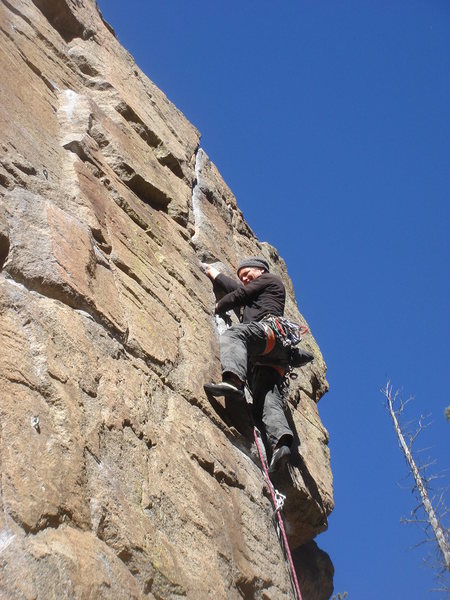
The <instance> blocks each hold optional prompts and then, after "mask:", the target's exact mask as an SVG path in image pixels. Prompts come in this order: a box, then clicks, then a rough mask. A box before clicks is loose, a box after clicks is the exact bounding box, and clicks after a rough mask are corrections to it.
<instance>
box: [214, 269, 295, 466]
mask: <svg viewBox="0 0 450 600" xmlns="http://www.w3.org/2000/svg"><path fill="white" fill-rule="evenodd" d="M204 270H205V273H206V274H207V276H208V277H209V278H210V279H211V280H212V282H213V285H214V288H215V290H220V291H222V293H223V292H224V293H225V295H224V296H223V297H222V298H221V299H220V300H218V302H217V303H216V306H215V312H216V313H217V314H223V313H225V312H226V311H228V310H230V309H236V308H240V307H243V312H242V317H241V323H240V324H238V325H233V326H232V327H230V328H229V329H227V330H226V331H225V332H224V333H223V334H222V335H221V336H220V360H221V364H222V381H221V382H220V383H216V384H215V383H207V384H205V386H204V389H205V391H206V393H207V394H211V395H212V396H226V397H229V398H231V399H233V398H234V399H239V398H244V385H245V383H246V382H247V384H248V387H249V389H250V391H251V393H252V396H253V412H254V416H255V418H256V419H257V421H258V422H262V424H263V426H264V430H265V435H266V438H267V441H268V443H269V445H270V448H269V452H270V453H271V455H272V457H271V461H270V465H269V472H270V473H274V472H276V471H278V470H280V469H282V468H283V467H284V465H285V464H286V462H287V461H288V460H289V456H290V454H291V450H290V447H291V444H292V440H293V434H292V431H291V428H290V427H289V425H288V422H287V419H286V415H285V413H284V400H283V394H282V389H281V388H282V383H283V377H284V373H285V370H286V369H287V367H288V364H289V350H288V349H287V348H286V347H285V346H283V344H281V342H280V341H279V339H275V336H273V334H272V335H271V334H270V330H269V328H268V327H267V324H266V323H265V321H264V319H265V318H267V317H269V316H271V315H272V316H275V317H282V316H283V313H284V304H285V297H286V291H285V287H284V285H283V282H282V281H281V279H280V278H279V277H278V276H277V275H273V274H272V273H270V272H269V265H268V263H267V261H266V260H265V259H264V258H260V257H251V258H248V259H247V260H244V261H242V262H241V263H240V265H239V267H238V270H237V275H238V278H239V279H240V282H241V283H238V282H236V281H235V280H234V279H231V278H230V277H227V276H226V275H224V274H223V273H221V272H220V271H219V270H218V269H216V268H215V267H212V266H211V265H204Z"/></svg>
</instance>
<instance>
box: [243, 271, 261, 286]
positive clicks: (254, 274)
mask: <svg viewBox="0 0 450 600" xmlns="http://www.w3.org/2000/svg"><path fill="white" fill-rule="evenodd" d="M264 272H265V271H264V269H258V268H257V267H244V268H243V269H241V270H240V271H239V273H238V277H239V279H240V280H241V281H242V283H243V284H244V285H247V283H250V281H253V280H254V279H258V277H259V276H260V275H262V274H263V273H264Z"/></svg>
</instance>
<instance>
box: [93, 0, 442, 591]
mask: <svg viewBox="0 0 450 600" xmlns="http://www.w3.org/2000/svg"><path fill="white" fill-rule="evenodd" d="M99 6H100V8H101V10H102V12H103V14H104V16H105V18H106V19H107V20H108V21H109V22H110V23H111V24H112V25H113V27H114V29H115V31H116V33H117V36H118V38H119V40H120V42H121V43H122V44H123V45H124V46H125V47H126V48H127V49H128V50H129V51H130V52H131V54H132V55H133V56H134V58H135V60H136V62H137V63H138V65H139V66H140V67H141V68H142V69H143V70H144V71H145V73H146V74H147V75H148V76H149V77H150V79H151V80H152V81H154V82H155V83H156V84H157V85H158V86H159V87H160V88H161V89H162V90H163V91H164V92H165V93H166V95H167V96H168V97H169V99H170V100H172V101H173V102H174V103H175V104H176V106H177V107H178V108H179V109H180V110H181V111H182V112H183V113H184V114H185V115H186V116H187V118H188V119H189V120H190V121H191V122H192V123H193V124H194V125H195V126H196V127H197V128H198V129H199V130H200V131H201V133H202V147H203V148H204V150H205V151H206V152H207V154H208V155H209V156H210V158H211V159H212V160H213V162H215V163H216V165H217V167H218V168H219V171H220V172H221V174H222V176H223V177H224V179H225V181H226V182H227V183H228V185H229V186H230V188H231V189H232V191H233V192H234V194H235V195H236V197H237V201H238V204H239V206H240V208H241V209H242V210H243V212H244V216H245V218H246V220H247V221H248V223H249V224H250V226H251V227H252V228H253V230H254V231H255V233H256V234H257V235H258V237H259V238H260V239H261V240H265V241H268V242H270V243H271V244H273V245H274V246H276V247H277V249H278V250H279V252H280V254H281V255H282V256H283V258H284V259H285V260H286V262H287V265H288V269H289V273H290V275H291V277H292V280H293V283H294V286H295V290H296V296H297V301H298V304H299V307H300V310H301V311H302V313H303V314H304V316H305V317H306V319H307V320H308V322H309V324H310V326H311V329H312V332H313V334H314V336H315V337H316V339H317V341H318V343H319V345H320V348H321V350H322V352H323V354H324V357H325V360H326V362H327V364H328V379H329V382H330V386H331V387H330V392H329V393H328V394H327V395H326V396H325V397H324V398H323V399H322V400H321V402H320V404H319V411H320V414H321V417H322V420H323V422H324V424H325V426H326V427H327V429H328V430H329V432H330V448H331V457H332V468H333V473H334V478H335V501H336V508H335V511H334V512H333V514H332V515H331V517H330V521H329V531H328V532H327V533H326V534H323V535H321V536H319V538H317V542H318V544H319V546H320V547H322V548H323V549H324V550H326V551H327V552H328V553H329V555H330V557H331V559H332V561H333V563H334V565H335V569H336V573H335V579H334V581H335V592H343V591H347V592H348V593H349V596H348V600H380V599H382V600H402V599H408V600H423V599H425V598H430V597H439V596H437V595H436V594H433V593H432V592H431V591H430V590H431V589H432V588H433V586H434V582H433V573H432V571H431V569H430V568H428V567H426V566H423V565H422V563H423V558H424V556H425V555H426V552H427V550H426V548H424V547H420V548H418V549H412V548H411V547H412V546H413V545H414V544H417V543H418V542H420V541H421V540H422V539H423V535H422V533H421V531H420V528H418V527H417V526H413V525H404V524H400V519H401V517H402V516H407V515H408V513H409V511H410V510H411V509H412V508H414V507H415V501H414V498H413V496H412V495H411V493H410V491H409V490H410V481H409V480H407V479H405V477H406V474H407V469H406V466H405V463H404V460H403V457H402V455H401V454H400V451H399V449H398V446H397V442H396V439H395V436H394V431H393V429H392V426H391V423H390V420H389V417H388V414H387V412H386V410H385V408H384V405H383V397H382V395H381V394H380V392H379V389H380V388H381V387H383V386H384V385H385V383H386V379H387V378H388V377H389V378H390V379H391V380H392V383H393V385H394V386H395V387H396V388H401V389H402V390H403V395H404V397H405V398H407V397H409V396H410V395H414V396H415V400H414V402H412V403H411V404H410V410H409V413H408V416H410V417H411V418H414V417H418V416H419V415H420V414H421V413H426V414H428V413H431V420H432V424H431V425H430V427H429V428H428V429H427V430H426V431H425V432H424V434H423V437H422V439H421V441H419V445H418V448H428V450H426V451H425V453H423V454H422V455H421V456H422V458H423V459H426V458H427V457H428V456H431V457H433V458H436V459H437V461H438V462H437V465H436V466H435V467H434V470H435V472H441V471H443V470H444V469H446V468H448V467H449V456H450V422H447V421H446V420H445V417H444V408H445V406H447V405H450V394H449V391H450V385H449V377H448V372H449V368H448V359H449V352H448V351H449V334H450V321H449V314H448V313H449V311H448V309H449V300H450V287H449V265H450V260H449V259H450V250H449V242H448V230H449V221H450V219H449V216H450V214H449V212H450V210H449V192H450V176H449V165H450V108H449V107H450V76H449V74H450V3H449V2H448V0H421V1H419V0H390V1H387V0H371V1H369V0H345V1H342V2H338V1H336V0H317V1H313V0H308V1H306V0H297V1H295V0H283V1H281V2H273V0H271V1H269V0H258V1H256V0H245V1H244V2H237V1H236V0H228V1H227V2H225V1H223V2H219V1H218V0H190V1H189V2H188V1H187V0H166V1H160V2H155V1H154V2H145V1H143V0H142V1H138V0H127V2H123V0H100V1H99ZM440 483H441V485H446V484H447V485H448V483H449V475H448V473H447V475H446V477H445V478H444V479H443V480H441V482H440ZM447 504H450V501H449V499H448V497H447Z"/></svg>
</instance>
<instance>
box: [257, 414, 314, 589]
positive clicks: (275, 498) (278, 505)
mask: <svg viewBox="0 0 450 600" xmlns="http://www.w3.org/2000/svg"><path fill="white" fill-rule="evenodd" d="M249 412H250V411H249ZM250 416H251V421H252V424H253V436H254V438H255V444H256V448H257V450H258V454H259V460H260V461H261V466H262V468H263V473H264V477H265V480H266V483H267V485H268V487H269V491H270V495H271V497H272V504H273V507H274V513H273V516H274V517H276V522H277V521H278V523H276V524H277V533H278V537H281V540H282V547H283V549H284V552H285V555H286V557H287V560H288V562H289V567H290V572H291V580H292V587H293V589H294V593H295V597H296V598H297V600H302V594H301V592H300V586H299V583H298V579H297V573H296V572H295V567H294V561H293V560H292V554H291V549H290V547H289V542H288V539H287V535H286V530H285V528H284V522H283V517H282V515H281V510H282V508H283V505H284V501H285V499H286V496H284V495H283V494H281V493H280V492H279V491H278V490H276V489H275V488H274V487H273V484H272V482H271V480H270V476H269V471H268V469H267V463H266V460H265V458H264V455H263V453H262V450H261V445H260V437H259V435H258V434H259V431H258V428H257V427H256V425H255V423H254V421H253V415H250Z"/></svg>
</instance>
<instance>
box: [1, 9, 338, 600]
mask: <svg viewBox="0 0 450 600" xmlns="http://www.w3.org/2000/svg"><path fill="white" fill-rule="evenodd" d="M0 40H1V43H0V65H1V73H2V77H1V82H0V131H1V136H0V349H1V350H0V382H1V383H0V385H1V388H0V389H1V393H0V418H1V430H0V431H1V438H0V444H1V446H0V461H1V463H0V464H1V512H0V564H1V572H0V596H1V598H4V599H11V600H12V599H14V600H15V599H18V598H24V599H25V598H26V599H31V598H36V599H39V600H40V599H47V598H77V599H85V598H95V599H99V598H115V599H129V598H135V599H142V598H149V599H175V598H184V597H186V598H189V599H200V600H201V599H203V598H223V599H225V598H229V599H235V598H236V599H237V598H255V599H256V598H257V599H266V600H276V599H286V598H291V597H292V588H291V583H290V579H289V572H288V569H287V565H286V562H285V560H284V557H283V553H282V551H281V549H280V545H279V543H278V539H277V537H276V533H275V530H274V526H273V523H272V520H271V514H272V508H271V504H270V500H269V495H268V491H267V486H266V484H265V483H264V479H263V477H262V475H261V470H260V468H259V465H258V461H257V456H256V452H255V448H254V447H253V444H252V436H251V430H250V428H249V425H248V423H247V422H246V420H245V419H244V418H243V417H242V415H236V414H233V410H232V409H231V410H225V407H224V405H221V404H218V405H217V406H215V407H213V406H212V405H211V404H210V402H209V401H208V399H207V398H206V396H205V394H204V392H203V389H202V385H203V383H204V382H205V381H206V380H207V379H209V378H211V377H213V378H214V377H218V376H219V357H218V342H217V330H216V323H215V319H214V315H213V303H214V297H213V294H212V289H211V285H210V283H209V281H208V279H207V277H206V276H205V275H204V273H203V272H202V269H201V265H200V262H201V261H206V262H213V263H219V262H220V263H222V264H223V265H224V266H226V267H227V268H230V269H235V267H236V265H237V263H238V262H239V261H240V259H241V258H243V257H245V256H248V255H252V254H259V255H263V256H264V257H265V258H266V259H267V260H268V261H269V262H270V265H271V270H273V271H274V272H276V273H278V274H279V275H280V276H281V277H282V279H283V281H284V282H285V284H286V286H287V289H288V296H289V298H288V304H287V314H288V316H290V317H292V318H294V319H295V320H297V321H299V322H301V323H305V320H304V318H303V317H302V316H301V315H300V314H299V312H298V309H297V305H296V301H295V297H294V290H293V288H292V284H291V282H290V279H289V276H288V273H287V271H286V266H285V263H284V261H283V260H282V259H281V258H280V256H279V255H278V253H277V251H276V250H275V248H273V247H271V246H270V245H268V244H267V243H261V242H260V241H258V240H257V239H256V237H255V235H254V234H253V232H252V230H251V229H250V227H249V225H248V224H247V223H246V222H245V220H244V218H243V215H242V213H241V211H240V210H239V208H238V206H237V203H236V199H235V197H234V196H233V193H232V192H231V191H230V189H229V188H228V187H227V185H226V183H225V182H224V181H223V179H222V177H221V176H220V173H219V172H218V170H217V168H216V166H215V165H214V164H213V163H212V162H211V161H210V160H209V158H208V156H207V155H206V153H205V152H204V151H203V150H202V148H201V147H200V134H199V132H198V131H197V130H196V128H195V127H194V126H193V125H191V124H190V123H189V122H188V121H187V120H186V118H185V117H184V116H183V114H181V112H180V111H179V110H178V109H177V108H176V107H175V106H174V105H173V104H172V103H171V102H170V101H169V100H168V99H167V98H166V96H165V95H164V94H163V93H162V92H161V91H160V90H159V89H158V88H157V87H156V86H155V85H154V84H153V83H152V82H151V81H150V80H149V79H148V78H147V77H146V76H145V75H144V73H142V71H141V70H140V69H139V68H138V67H137V65H136V64H135V62H134V61H133V59H132V57H131V56H130V55H129V53H128V52H127V51H126V50H124V48H122V47H121V46H120V44H119V43H118V41H117V39H116V38H115V35H114V31H113V30H112V28H111V27H110V26H109V25H108V24H107V23H105V22H104V20H103V19H102V17H101V15H100V13H99V11H98V9H97V7H96V4H95V0H21V1H17V0H0ZM304 345H305V347H306V348H307V349H310V350H311V351H312V352H313V353H314V354H315V357H316V358H315V360H314V362H313V363H312V364H311V365H308V366H307V367H305V368H303V369H302V370H301V372H300V375H299V378H298V379H297V380H296V381H295V384H292V385H291V388H290V394H289V414H290V419H291V422H292V423H293V426H294V428H295V431H296V433H297V435H298V439H297V440H296V444H295V451H294V456H293V464H292V465H291V467H290V478H289V479H290V482H289V483H288V484H286V486H285V488H284V489H283V490H282V491H284V492H285V493H287V502H286V506H285V520H286V527H287V531H288V535H289V539H290V543H291V546H292V547H293V548H294V549H295V550H294V559H295V563H296V566H297V572H298V576H299V579H300V584H301V586H302V589H303V598H304V600H316V599H317V600H325V599H326V598H329V596H330V595H331V591H332V571H333V569H332V565H331V562H330V561H329V559H328V557H327V555H326V554H325V553H323V552H321V551H320V550H319V549H318V548H317V546H316V544H315V542H314V541H312V540H313V538H314V537H315V536H316V535H317V534H318V533H320V532H321V531H324V530H325V529H326V527H327V516H328V515H329V513H330V512H331V510H332V508H333V498H332V477H331V471H330V464H329V452H328V448H327V441H328V434H327V432H326V430H325V428H324V427H323V425H322V423H321V421H320V418H319V414H318V410H317V402H318V401H319V399H320V397H321V396H322V395H323V394H324V393H325V391H326V390H327V382H326V379H325V364H324V361H323V359H322V356H321V353H320V350H319V348H318V346H317V345H316V343H315V341H314V338H313V336H312V335H308V336H306V337H305V341H304ZM228 408H229V407H228ZM299 440H301V444H300V443H299Z"/></svg>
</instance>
